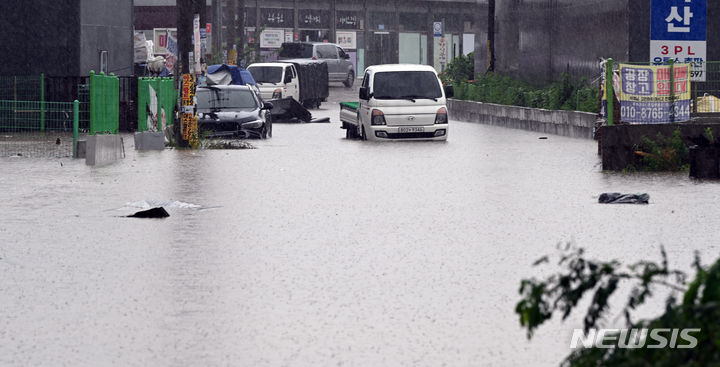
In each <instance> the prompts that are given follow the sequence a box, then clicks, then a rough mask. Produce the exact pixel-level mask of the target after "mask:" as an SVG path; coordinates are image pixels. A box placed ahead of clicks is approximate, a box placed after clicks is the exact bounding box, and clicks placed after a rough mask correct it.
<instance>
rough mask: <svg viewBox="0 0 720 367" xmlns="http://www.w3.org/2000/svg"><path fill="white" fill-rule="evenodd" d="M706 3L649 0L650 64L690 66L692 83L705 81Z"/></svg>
mask: <svg viewBox="0 0 720 367" xmlns="http://www.w3.org/2000/svg"><path fill="white" fill-rule="evenodd" d="M706 33H707V0H652V9H651V15H650V61H651V62H653V63H654V64H663V63H667V61H668V60H673V61H675V63H691V64H692V69H691V77H692V80H693V81H705V61H706V58H707V42H706V40H707V34H706Z"/></svg>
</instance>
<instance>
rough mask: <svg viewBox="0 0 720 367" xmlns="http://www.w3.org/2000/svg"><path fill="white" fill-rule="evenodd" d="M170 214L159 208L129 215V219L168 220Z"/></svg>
mask: <svg viewBox="0 0 720 367" xmlns="http://www.w3.org/2000/svg"><path fill="white" fill-rule="evenodd" d="M169 216H170V214H168V212H167V211H166V210H165V208H163V207H161V206H159V207H157V208H152V209H148V210H141V211H139V212H137V213H135V214H131V215H128V218H167V217H169Z"/></svg>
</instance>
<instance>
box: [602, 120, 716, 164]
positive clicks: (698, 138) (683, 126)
mask: <svg viewBox="0 0 720 367" xmlns="http://www.w3.org/2000/svg"><path fill="white" fill-rule="evenodd" d="M708 128H710V129H711V130H712V133H713V135H714V136H720V124H718V123H707V122H699V123H696V122H694V121H692V122H686V123H675V124H638V125H614V126H603V127H601V128H600V141H601V149H600V151H601V153H602V168H603V170H607V171H621V170H623V169H626V168H629V167H630V166H633V167H636V168H637V167H639V166H640V163H641V158H640V156H638V155H637V154H635V151H636V150H637V147H639V146H641V145H642V143H643V137H646V138H648V139H650V140H657V135H658V134H661V135H662V136H663V137H664V138H670V137H671V136H673V134H674V133H675V130H679V131H680V138H681V139H682V140H683V142H684V143H685V144H686V145H687V146H692V145H695V144H698V143H699V142H706V141H707V140H705V138H704V134H705V131H706V130H707V129H708Z"/></svg>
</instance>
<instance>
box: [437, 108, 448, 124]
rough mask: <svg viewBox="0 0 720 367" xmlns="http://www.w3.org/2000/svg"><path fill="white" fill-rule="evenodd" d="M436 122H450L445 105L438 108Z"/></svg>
mask: <svg viewBox="0 0 720 367" xmlns="http://www.w3.org/2000/svg"><path fill="white" fill-rule="evenodd" d="M435 123H436V124H447V123H448V117H447V109H446V108H445V107H440V108H439V109H438V110H437V113H436V114H435Z"/></svg>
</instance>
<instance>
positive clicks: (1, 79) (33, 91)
mask: <svg viewBox="0 0 720 367" xmlns="http://www.w3.org/2000/svg"><path fill="white" fill-rule="evenodd" d="M44 80H45V75H43V74H41V75H32V76H0V100H16V101H42V100H44V91H45V88H44V86H45V82H44Z"/></svg>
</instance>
